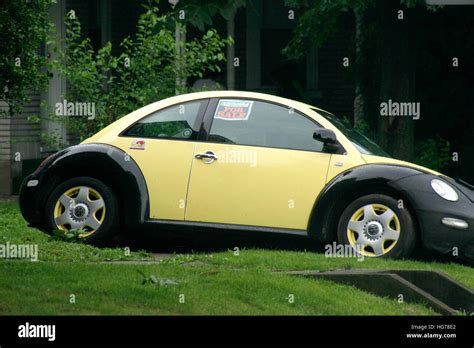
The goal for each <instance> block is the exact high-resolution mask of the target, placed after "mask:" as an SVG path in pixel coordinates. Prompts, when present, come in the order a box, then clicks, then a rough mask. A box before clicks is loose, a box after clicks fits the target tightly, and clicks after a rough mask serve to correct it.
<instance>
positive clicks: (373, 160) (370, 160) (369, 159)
mask: <svg viewBox="0 0 474 348" xmlns="http://www.w3.org/2000/svg"><path fill="white" fill-rule="evenodd" d="M361 156H362V159H363V160H364V161H365V163H367V164H390V165H396V166H402V167H408V168H414V169H418V170H420V171H422V172H426V173H430V174H433V175H438V176H440V175H443V174H441V173H438V172H437V171H435V170H432V169H429V168H426V167H423V166H419V165H417V164H414V163H411V162H406V161H401V160H397V159H395V158H389V157H381V156H373V155H361Z"/></svg>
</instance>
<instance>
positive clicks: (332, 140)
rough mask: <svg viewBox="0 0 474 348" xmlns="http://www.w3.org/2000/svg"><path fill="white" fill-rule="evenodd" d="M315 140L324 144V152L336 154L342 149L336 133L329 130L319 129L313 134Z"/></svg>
mask: <svg viewBox="0 0 474 348" xmlns="http://www.w3.org/2000/svg"><path fill="white" fill-rule="evenodd" d="M313 138H314V139H316V140H317V141H320V142H322V143H323V144H324V147H323V151H325V152H329V153H336V152H338V151H339V150H340V149H341V145H339V142H338V141H337V138H336V133H334V131H332V130H330V129H327V128H318V129H316V131H315V132H314V134H313Z"/></svg>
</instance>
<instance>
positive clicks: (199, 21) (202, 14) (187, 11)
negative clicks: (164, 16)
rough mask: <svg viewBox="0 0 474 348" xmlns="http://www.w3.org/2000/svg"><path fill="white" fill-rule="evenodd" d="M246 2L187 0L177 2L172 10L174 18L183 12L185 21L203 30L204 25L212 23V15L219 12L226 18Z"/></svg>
mask: <svg viewBox="0 0 474 348" xmlns="http://www.w3.org/2000/svg"><path fill="white" fill-rule="evenodd" d="M246 2H247V1H246V0H205V1H203V0H187V1H182V2H179V3H178V4H177V5H176V7H175V11H174V12H175V17H176V18H180V16H181V15H182V13H184V20H185V21H186V22H187V23H189V24H191V25H192V26H194V27H196V28H198V29H199V30H201V31H204V29H205V28H206V26H210V25H212V19H213V17H214V16H216V15H217V14H219V15H220V16H221V17H222V18H224V19H225V20H228V19H230V18H231V17H232V14H233V13H235V11H236V10H237V9H238V8H240V7H244V6H245V5H246ZM181 11H184V12H181Z"/></svg>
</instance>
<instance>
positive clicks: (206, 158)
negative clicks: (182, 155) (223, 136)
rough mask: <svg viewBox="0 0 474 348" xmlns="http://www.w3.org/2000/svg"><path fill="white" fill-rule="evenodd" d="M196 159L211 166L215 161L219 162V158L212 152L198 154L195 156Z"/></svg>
mask: <svg viewBox="0 0 474 348" xmlns="http://www.w3.org/2000/svg"><path fill="white" fill-rule="evenodd" d="M194 157H195V158H197V159H200V160H203V162H204V163H206V164H210V163H212V162H214V161H217V156H216V155H215V154H214V152H212V151H207V152H205V153H198V154H196V155H194Z"/></svg>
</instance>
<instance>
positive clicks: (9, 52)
mask: <svg viewBox="0 0 474 348" xmlns="http://www.w3.org/2000/svg"><path fill="white" fill-rule="evenodd" d="M51 3H52V0H35V1H19V0H5V1H2V3H1V4H0V18H1V20H0V37H1V38H2V44H1V45H0V101H2V102H5V103H6V104H7V105H8V106H9V108H8V109H0V116H3V117H5V116H13V115H14V114H17V113H19V112H20V111H21V109H22V107H23V105H24V104H26V103H28V102H29V98H28V96H27V94H26V91H27V90H41V89H42V88H44V87H45V86H46V84H47V81H48V76H47V75H46V74H44V72H43V71H41V69H42V67H44V65H45V58H44V57H43V56H42V55H39V54H38V52H37V51H38V49H39V48H40V45H41V44H44V43H45V41H46V37H47V33H48V31H49V30H50V29H51V24H50V23H49V19H48V8H49V6H50V4H51Z"/></svg>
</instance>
